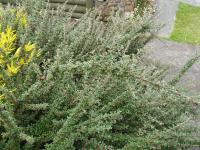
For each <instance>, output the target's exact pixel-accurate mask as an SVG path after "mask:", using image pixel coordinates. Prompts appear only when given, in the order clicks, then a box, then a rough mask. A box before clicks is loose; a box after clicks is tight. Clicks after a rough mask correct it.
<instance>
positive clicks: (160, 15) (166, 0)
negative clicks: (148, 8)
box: [155, 0, 200, 37]
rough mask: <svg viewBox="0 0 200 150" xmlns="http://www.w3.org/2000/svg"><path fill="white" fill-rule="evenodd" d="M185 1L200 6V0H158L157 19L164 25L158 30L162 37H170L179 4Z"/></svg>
mask: <svg viewBox="0 0 200 150" xmlns="http://www.w3.org/2000/svg"><path fill="white" fill-rule="evenodd" d="M180 2H184V3H187V4H190V5H193V6H200V0H156V6H157V9H156V13H155V21H156V22H157V23H159V24H161V25H162V26H163V27H162V29H161V30H160V31H159V32H158V36H160V37H169V36H170V34H171V32H172V30H173V27H174V23H175V19H176V12H177V10H178V4H179V3H180Z"/></svg>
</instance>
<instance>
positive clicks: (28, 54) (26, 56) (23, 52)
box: [0, 8, 38, 100]
mask: <svg viewBox="0 0 200 150" xmlns="http://www.w3.org/2000/svg"><path fill="white" fill-rule="evenodd" d="M1 11H4V10H3V9H1ZM1 11H0V13H1ZM6 11H7V12H8V13H9V14H10V16H14V18H12V20H11V21H10V22H7V24H6V25H5V21H4V19H5V16H4V13H1V16H0V87H2V86H5V85H6V81H5V78H12V77H13V76H15V75H16V74H17V73H18V72H19V71H20V70H21V69H22V68H23V66H25V65H27V64H29V63H30V62H31V61H32V59H33V58H34V57H35V56H36V55H38V52H37V51H36V44H34V43H32V42H30V41H27V42H25V43H23V44H21V45H19V43H18V41H19V37H18V35H17V31H18V28H20V29H22V30H26V27H27V26H28V23H27V22H28V21H27V17H26V14H25V13H24V11H23V10H22V9H13V8H8V10H6ZM3 23H4V24H3ZM4 98H5V96H4V93H0V100H2V99H4Z"/></svg>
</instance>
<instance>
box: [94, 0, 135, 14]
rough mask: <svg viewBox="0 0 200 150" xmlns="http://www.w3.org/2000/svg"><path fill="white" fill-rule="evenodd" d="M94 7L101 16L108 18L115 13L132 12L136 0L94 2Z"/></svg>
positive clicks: (99, 0)
mask: <svg viewBox="0 0 200 150" xmlns="http://www.w3.org/2000/svg"><path fill="white" fill-rule="evenodd" d="M95 5H96V8H97V9H98V10H99V11H101V14H102V15H103V16H109V15H110V14H111V13H113V12H116V11H120V12H122V13H125V12H131V11H133V10H134V8H135V6H136V0H95Z"/></svg>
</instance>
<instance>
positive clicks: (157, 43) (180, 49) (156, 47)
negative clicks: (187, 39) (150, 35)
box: [145, 39, 200, 95]
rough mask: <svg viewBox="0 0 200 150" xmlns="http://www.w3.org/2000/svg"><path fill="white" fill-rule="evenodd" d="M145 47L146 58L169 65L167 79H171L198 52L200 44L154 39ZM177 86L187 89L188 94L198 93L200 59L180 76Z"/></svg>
mask: <svg viewBox="0 0 200 150" xmlns="http://www.w3.org/2000/svg"><path fill="white" fill-rule="evenodd" d="M145 48H146V49H147V50H148V52H147V53H148V55H147V59H148V60H150V61H152V62H153V63H159V64H161V65H164V66H168V67H169V70H168V73H167V74H168V75H167V77H166V80H167V81H169V80H171V79H173V78H174V77H175V75H176V74H177V73H178V72H179V71H180V70H181V68H182V67H183V66H184V65H185V64H186V63H187V61H188V60H189V59H191V58H193V57H194V56H195V55H199V54H200V46H194V45H189V44H182V43H181V44H180V43H176V42H173V41H168V40H165V39H154V40H152V41H151V42H149V43H148V44H147V45H146V47H145ZM178 86H180V87H182V88H184V89H185V90H187V91H189V92H188V94H190V95H198V94H200V61H198V62H197V63H196V64H194V65H193V66H192V67H191V68H190V69H189V71H188V72H187V73H186V74H185V75H184V76H183V78H181V80H180V82H179V83H178Z"/></svg>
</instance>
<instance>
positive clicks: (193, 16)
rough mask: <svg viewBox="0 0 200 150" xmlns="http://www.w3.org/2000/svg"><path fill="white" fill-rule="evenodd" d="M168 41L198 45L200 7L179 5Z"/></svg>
mask: <svg viewBox="0 0 200 150" xmlns="http://www.w3.org/2000/svg"><path fill="white" fill-rule="evenodd" d="M170 39H172V40H174V41H177V42H184V43H190V44H198V45H199V44H200V7H194V6H191V5H188V4H184V3H180V4H179V9H178V11H177V15H176V22H175V27H174V30H173V32H172V34H171V36H170Z"/></svg>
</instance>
